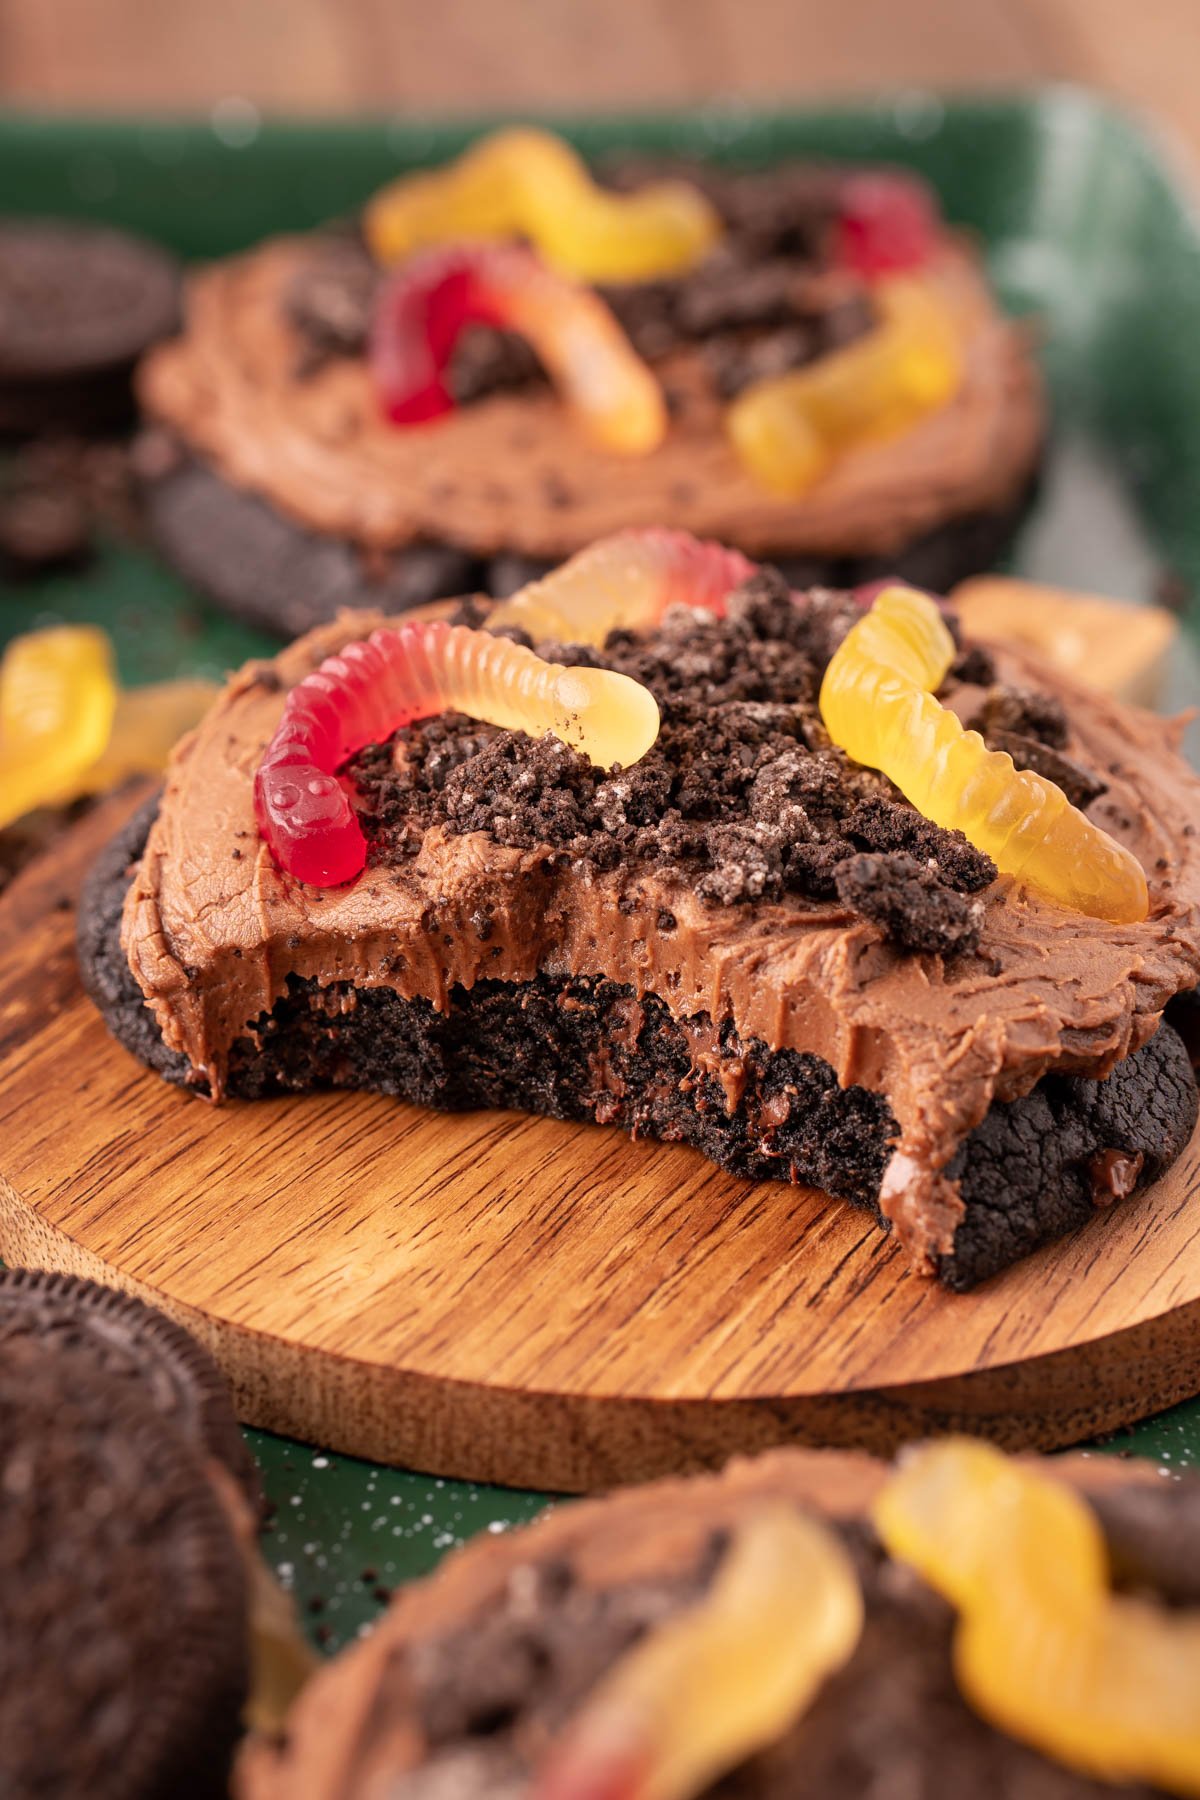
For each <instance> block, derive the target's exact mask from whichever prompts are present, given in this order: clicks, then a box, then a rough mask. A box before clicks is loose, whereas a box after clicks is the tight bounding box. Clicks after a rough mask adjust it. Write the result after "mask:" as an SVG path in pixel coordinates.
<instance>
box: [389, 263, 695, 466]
mask: <svg viewBox="0 0 1200 1800" xmlns="http://www.w3.org/2000/svg"><path fill="white" fill-rule="evenodd" d="M470 324H487V325H498V326H503V327H505V328H507V329H508V330H511V331H516V332H519V333H520V334H521V336H522V337H524V338H525V339H527V341H528V342H529V343H530V344H531V345H532V347H533V349H534V350H535V351H536V352H537V354H538V356H539V358H540V359H541V361H542V363H543V365H544V367H545V368H546V370H547V372H548V374H549V375H550V377H551V379H552V380H553V381H554V383H555V385H556V386H557V387H558V389H559V391H560V393H561V394H562V396H563V399H564V400H565V401H566V403H567V405H568V406H569V407H571V408H572V410H573V411H574V412H575V413H576V414H577V415H578V417H579V420H580V422H581V424H582V425H583V427H584V429H585V430H586V431H588V433H589V434H590V435H591V436H592V437H593V438H595V439H596V441H597V442H598V443H601V444H603V445H604V446H605V448H606V449H609V450H617V451H621V452H624V453H626V454H629V455H635V456H636V455H644V454H645V453H646V452H647V451H650V450H653V449H655V448H656V447H657V445H658V444H660V443H661V442H662V439H663V437H664V435H665V433H666V429H667V409H666V403H665V401H664V399H663V395H662V389H661V388H660V387H659V385H658V382H657V381H656V380H655V378H654V376H653V375H652V374H651V373H650V370H649V369H648V368H647V367H646V365H645V363H644V362H642V360H641V358H640V357H639V356H638V355H637V354H636V352H635V351H634V349H633V347H632V345H631V344H630V342H629V340H628V338H627V337H626V336H625V334H624V332H623V331H622V330H621V327H620V326H619V325H618V324H617V321H616V319H615V318H614V317H613V315H612V313H611V311H610V310H609V308H608V307H607V306H606V305H605V304H604V302H603V300H601V299H600V298H599V296H598V295H596V294H593V293H590V292H589V291H588V290H587V289H586V288H582V287H579V286H577V285H576V284H575V283H574V282H570V281H567V280H566V279H565V278H564V277H563V276H561V275H556V274H554V273H553V272H552V271H551V270H549V269H547V268H546V267H545V266H544V264H542V263H540V262H539V261H538V260H537V258H536V257H535V256H534V255H533V254H532V253H531V252H530V251H528V250H524V249H521V248H519V247H518V246H516V245H512V244H492V245H487V244H482V245H458V246H455V247H454V248H452V249H449V250H432V251H429V252H427V253H426V254H425V255H423V256H420V257H415V258H414V259H413V260H412V261H411V262H408V263H406V264H405V265H404V267H403V268H402V269H398V270H396V272H395V273H394V274H393V275H391V276H390V277H389V279H388V280H387V281H386V282H385V283H384V286H383V289H382V291H381V293H380V297H379V301H378V304H377V306H376V310H375V315H374V318H373V320H372V324H371V336H370V346H369V357H370V364H371V372H372V375H373V377H374V381H375V385H376V389H377V391H378V393H379V395H380V398H381V400H382V402H383V406H384V410H385V412H386V413H387V416H388V417H389V418H390V419H391V420H392V422H393V423H394V424H397V425H415V424H420V423H422V422H423V421H425V420H428V419H434V418H438V417H439V416H440V415H441V414H443V413H446V412H449V411H451V410H452V409H453V407H454V404H455V402H454V398H453V396H452V395H451V393H450V390H449V388H448V387H447V385H446V380H445V371H446V366H447V364H448V363H449V361H450V357H451V354H452V352H453V350H454V346H455V344H456V343H457V341H458V338H459V334H460V333H461V332H462V331H463V330H464V328H465V327H466V326H467V325H470Z"/></svg>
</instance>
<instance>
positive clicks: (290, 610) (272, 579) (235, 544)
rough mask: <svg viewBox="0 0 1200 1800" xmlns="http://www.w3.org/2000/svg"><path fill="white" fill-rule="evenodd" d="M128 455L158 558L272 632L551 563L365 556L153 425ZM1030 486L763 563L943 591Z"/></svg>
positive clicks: (491, 582)
mask: <svg viewBox="0 0 1200 1800" xmlns="http://www.w3.org/2000/svg"><path fill="white" fill-rule="evenodd" d="M139 462H140V465H141V468H142V471H143V494H144V502H145V509H146V519H147V524H148V527H149V530H150V532H151V535H152V536H153V538H154V540H155V542H156V543H157V545H158V547H159V549H160V550H161V551H162V553H163V555H164V556H165V558H166V559H167V561H168V562H169V563H171V564H172V566H173V567H174V568H176V569H178V570H179V572H180V574H181V575H183V577H184V578H185V580H187V581H188V582H190V583H191V585H192V586H193V587H195V588H196V589H198V590H199V592H200V593H202V594H205V595H207V596H208V598H209V599H210V600H213V601H215V602H216V604H217V605H218V606H220V607H222V608H223V609H224V610H225V611H226V612H228V613H231V614H232V615H233V617H234V618H236V619H241V620H242V621H243V622H244V623H245V624H247V625H253V626H255V627H257V628H258V629H260V630H263V631H272V632H275V633H277V634H278V635H279V636H280V637H289V638H290V637H296V636H298V635H299V634H300V633H301V632H304V631H309V630H311V629H312V627H313V626H315V625H321V624H324V623H326V622H327V621H328V620H330V619H333V618H335V617H336V615H337V614H338V613H339V612H341V611H342V610H343V608H345V607H362V608H376V609H378V610H380V611H382V612H403V611H405V610H406V609H407V608H409V607H411V606H419V605H422V604H424V603H425V602H427V601H430V600H441V599H444V598H446V597H448V596H450V595H453V594H463V593H470V592H477V593H485V594H494V595H497V596H504V595H507V594H511V593H514V592H515V591H516V589H517V588H519V587H522V586H523V585H524V584H525V583H526V582H528V581H534V580H536V579H537V578H538V576H540V575H544V574H545V573H546V571H547V570H548V569H550V568H552V567H553V566H554V563H553V561H552V560H549V559H547V558H544V557H542V558H538V557H529V556H522V555H519V554H517V553H516V552H513V551H499V552H497V553H496V554H495V555H492V556H479V555H476V554H474V553H472V552H471V551H469V550H465V549H463V548H462V547H461V546H458V545H455V544H453V543H439V542H433V541H428V540H426V541H422V542H416V543H411V544H407V545H405V546H404V548H403V549H400V550H394V551H383V552H376V553H372V554H371V555H367V554H366V553H365V552H364V551H363V549H362V547H361V546H360V545H357V544H355V543H354V542H352V541H351V540H350V539H349V538H342V537H336V536H333V535H331V534H327V533H322V532H314V531H309V530H306V529H305V527H304V526H303V525H301V524H299V523H298V522H297V520H296V519H295V518H293V517H291V516H290V515H289V514H287V513H285V512H283V511H282V510H281V509H280V508H279V507H277V506H275V505H273V504H272V503H271V501H269V500H267V499H265V498H263V497H262V496H261V495H258V494H253V493H251V492H249V490H248V489H245V488H240V487H236V486H235V485H234V484H233V483H231V482H230V481H228V480H227V479H226V478H225V477H224V476H223V475H221V474H220V473H219V472H218V471H217V470H216V469H214V468H213V467H211V466H210V465H209V464H207V463H205V462H203V461H202V460H200V459H199V458H197V457H195V456H194V455H191V454H189V453H188V452H187V451H186V450H184V449H183V448H182V446H180V445H179V444H177V443H174V442H172V441H171V440H170V439H169V438H168V437H166V436H165V435H164V434H161V433H160V434H156V436H155V437H154V438H152V439H150V440H148V441H146V442H144V443H143V445H142V446H141V449H140V456H139ZM1033 486H1034V483H1033V482H1032V481H1031V482H1030V483H1029V484H1028V485H1027V486H1026V487H1024V488H1022V490H1021V492H1020V493H1019V494H1018V495H1017V496H1016V498H1015V499H1014V500H1013V501H1012V502H1011V504H1009V505H1008V506H1005V507H1002V508H1000V509H999V510H996V511H989V512H979V513H972V514H968V515H964V516H963V517H960V518H956V519H949V520H947V521H946V522H945V524H942V525H938V526H936V527H935V528H934V529H933V530H932V531H928V532H925V533H923V534H921V535H919V536H917V537H915V538H913V539H911V540H910V541H909V542H908V543H907V544H905V545H904V546H903V547H902V548H900V549H898V550H896V551H895V552H893V553H891V554H889V555H887V556H878V555H864V556H837V557H812V556H805V557H797V556H789V555H786V554H783V555H777V556H769V557H768V558H767V559H766V560H768V561H769V562H771V563H772V565H774V566H776V567H778V568H779V569H780V570H781V571H782V572H783V574H784V575H785V576H786V577H787V579H788V581H789V582H790V583H791V585H792V586H793V587H795V588H806V587H810V586H829V587H836V588H849V587H856V586H858V585H859V583H861V582H867V581H874V580H876V579H878V578H879V577H881V576H884V575H898V576H901V577H903V578H904V579H905V580H907V581H911V582H913V583H915V585H916V586H917V587H923V588H928V589H929V590H930V591H931V592H933V593H945V592H947V591H948V590H949V589H950V588H952V587H953V586H954V585H955V584H956V583H957V582H959V581H960V580H962V579H963V578H964V577H965V576H966V575H968V574H970V573H971V572H972V571H974V570H978V569H981V568H987V567H989V566H990V565H991V564H992V563H994V562H995V561H996V559H997V558H998V557H999V556H1000V555H1001V554H1002V552H1003V550H1004V547H1005V545H1006V544H1007V543H1008V541H1009V539H1010V538H1011V536H1012V534H1013V532H1014V530H1015V529H1016V526H1017V524H1018V523H1019V521H1020V519H1021V517H1022V516H1023V514H1024V512H1025V510H1026V509H1027V507H1028V505H1029V501H1030V497H1031V493H1032V489H1033Z"/></svg>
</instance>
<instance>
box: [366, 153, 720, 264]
mask: <svg viewBox="0 0 1200 1800" xmlns="http://www.w3.org/2000/svg"><path fill="white" fill-rule="evenodd" d="M363 228H364V231H365V233H366V239H367V243H368V244H369V246H370V248H371V251H372V253H373V254H374V255H375V256H376V257H377V258H378V260H379V261H380V262H383V263H393V262H398V261H399V260H400V259H401V258H402V257H405V256H408V255H410V254H411V253H412V252H413V251H414V250H419V249H423V248H425V247H426V246H428V245H430V244H444V243H448V242H451V241H453V240H455V239H459V238H496V237H500V238H511V237H523V238H528V239H529V240H530V242H531V243H533V244H534V245H535V246H536V247H537V249H538V250H539V251H540V252H541V254H542V256H543V257H544V258H545V259H546V261H547V262H548V263H550V264H551V265H552V267H554V268H555V269H557V270H558V271H559V272H560V274H563V275H570V276H574V277H575V278H576V279H577V280H580V281H597V282H599V281H612V282H623V281H649V280H654V279H655V278H656V277H658V276H666V275H681V274H683V273H684V271H685V270H687V269H690V268H692V267H694V266H695V264H696V263H698V262H700V261H701V259H702V258H703V257H704V256H705V255H706V254H707V252H708V251H709V249H710V248H711V247H712V245H713V244H714V243H715V242H716V240H717V238H718V237H719V236H720V234H721V225H720V221H719V219H718V217H717V214H716V212H715V211H714V209H713V207H712V206H710V204H709V202H708V201H707V200H706V199H705V198H704V196H703V194H701V192H700V191H699V189H698V188H695V187H693V186H692V185H691V184H690V183H688V182H683V181H665V182H657V183H655V184H654V185H653V186H650V187H644V188H642V189H641V190H640V192H638V193H636V194H612V193H607V192H606V191H605V190H604V189H603V188H599V187H597V186H596V184H595V183H594V182H593V180H592V178H591V176H590V175H589V174H588V172H587V168H586V166H585V164H584V163H583V162H582V160H581V159H580V158H579V156H577V155H576V153H575V151H574V150H572V149H571V148H570V146H569V145H568V144H565V143H564V142H563V141H562V139H561V138H558V137H555V136H554V134H553V133H552V132H549V131H536V130H532V129H529V128H519V129H515V130H506V131H497V132H493V133H492V135H491V136H490V137H486V138H484V139H483V140H482V141H481V142H480V143H478V144H475V145H474V146H472V148H471V149H469V150H467V151H465V152H464V154H463V155H462V156H460V157H459V158H458V160H457V161H456V162H453V163H450V164H449V165H448V166H447V167H445V168H442V169H436V170H434V171H433V172H432V173H430V174H424V175H410V176H403V177H401V179H400V180H398V181H394V182H392V183H391V184H390V185H389V186H387V187H385V188H384V189H383V190H382V191H381V192H380V193H378V194H377V195H376V196H375V197H374V199H373V200H371V201H370V203H369V204H368V206H367V208H366V211H365V214H364V217H363Z"/></svg>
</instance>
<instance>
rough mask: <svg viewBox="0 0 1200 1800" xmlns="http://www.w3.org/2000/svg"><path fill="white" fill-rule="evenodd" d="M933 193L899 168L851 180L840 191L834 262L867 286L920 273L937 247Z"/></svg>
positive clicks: (876, 171)
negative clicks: (888, 277)
mask: <svg viewBox="0 0 1200 1800" xmlns="http://www.w3.org/2000/svg"><path fill="white" fill-rule="evenodd" d="M938 227H939V214H938V206H937V201H936V200H935V198H934V196H933V193H932V191H931V189H930V188H929V187H928V186H927V185H926V183H925V182H923V181H922V180H921V179H920V177H919V176H917V175H911V174H909V173H908V172H907V171H906V170H903V169H871V170H866V171H864V172H863V173H862V174H858V175H850V176H848V177H847V179H846V180H845V181H844V182H843V183H842V184H841V186H840V187H839V189H838V207H837V225H836V237H835V256H836V260H837V261H838V262H839V263H841V264H842V266H843V267H844V268H848V269H853V270H854V271H855V273H856V274H858V275H861V276H863V278H864V279H865V280H867V281H873V280H875V279H876V278H877V277H878V276H880V275H898V274H901V273H902V272H904V271H907V270H911V269H919V268H922V267H924V265H925V264H926V263H927V262H928V261H929V259H930V257H931V256H932V255H933V252H934V248H935V246H936V244H937V237H938Z"/></svg>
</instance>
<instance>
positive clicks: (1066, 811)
mask: <svg viewBox="0 0 1200 1800" xmlns="http://www.w3.org/2000/svg"><path fill="white" fill-rule="evenodd" d="M953 658H954V641H953V639H952V638H951V636H950V633H949V631H948V630H947V628H946V623H945V621H944V619H943V618H942V616H941V613H940V612H939V611H938V609H937V607H936V606H935V605H934V603H933V601H932V600H931V599H929V597H928V595H926V594H919V593H916V592H915V591H914V590H913V589H911V588H903V587H891V588H885V589H884V591H883V592H882V593H881V594H880V595H878V597H877V598H876V600H875V603H874V605H873V606H872V607H871V608H870V610H869V611H868V612H866V613H865V614H864V615H863V617H862V618H861V619H860V620H859V621H858V623H857V624H855V625H853V626H852V627H851V629H850V631H849V632H848V633H847V635H846V637H845V639H844V640H843V642H842V643H841V645H840V646H839V648H838V649H837V650H836V651H835V652H834V654H833V656H832V658H831V659H830V662H829V667H828V668H827V669H826V671H825V679H824V680H823V682H822V683H821V697H820V707H821V716H822V718H823V719H824V721H825V725H826V729H827V730H828V732H829V735H830V737H831V738H832V739H833V741H834V743H835V744H838V745H840V746H841V748H842V749H843V750H844V751H845V752H846V754H847V755H848V756H851V757H853V759H854V761H855V762H858V763H863V764H865V765H866V767H867V768H871V769H880V770H882V772H883V773H884V774H885V775H886V776H887V777H888V779H889V780H891V781H894V782H895V784H896V786H897V787H898V788H899V789H900V792H901V793H902V794H903V795H904V796H905V798H906V799H908V800H911V802H912V804H913V805H914V806H915V807H916V808H917V809H918V811H919V812H922V813H924V814H925V817H926V818H927V819H932V820H933V822H934V824H935V825H943V826H945V827H947V828H948V829H950V830H958V831H961V832H963V833H964V835H965V836H966V837H967V838H969V839H970V841H971V843H973V844H974V845H975V847H976V849H978V850H983V851H986V853H987V854H988V855H989V856H990V857H991V858H992V859H993V861H994V862H995V864H996V866H997V868H998V869H1000V870H1001V872H1002V873H1003V874H1006V875H1012V876H1015V877H1017V878H1018V879H1019V880H1021V881H1023V882H1025V883H1027V885H1028V886H1029V887H1031V888H1033V889H1034V890H1035V891H1036V892H1037V893H1039V894H1042V895H1044V896H1045V897H1046V898H1047V899H1048V900H1053V901H1055V902H1057V904H1058V905H1059V906H1065V907H1069V908H1071V909H1072V910H1073V911H1075V912H1081V913H1087V914H1088V915H1089V916H1090V917H1091V918H1094V919H1110V920H1112V921H1113V923H1115V924H1132V923H1134V922H1136V921H1137V920H1139V919H1144V918H1145V917H1146V914H1147V912H1148V911H1149V905H1150V901H1149V894H1148V892H1147V888H1146V877H1145V875H1144V873H1143V872H1142V869H1141V866H1140V864H1139V863H1138V861H1137V859H1136V857H1134V856H1132V855H1131V854H1130V852H1129V851H1128V850H1126V849H1125V847H1124V846H1123V845H1122V844H1118V843H1117V841H1116V840H1115V838H1111V837H1110V836H1109V835H1108V833H1107V832H1106V831H1101V829H1100V828H1099V826H1097V825H1093V824H1092V823H1091V821H1090V820H1089V819H1085V818H1084V816H1083V814H1082V813H1081V812H1079V811H1078V810H1077V809H1076V808H1075V807H1073V806H1072V805H1071V804H1070V803H1069V801H1068V800H1067V798H1066V796H1065V795H1064V794H1063V792H1062V790H1061V789H1060V788H1058V787H1056V786H1055V785H1054V784H1053V782H1050V781H1046V780H1045V779H1044V778H1043V777H1042V776H1040V775H1035V774H1033V773H1032V772H1031V771H1030V770H1028V769H1017V768H1015V767H1014V766H1013V760H1012V758H1011V756H1008V755H1007V754H1006V753H1005V752H1004V751H1000V750H989V749H988V748H987V746H986V745H985V744H984V741H983V739H982V738H981V737H980V735H979V733H978V732H977V731H965V730H964V729H963V727H962V725H961V723H960V722H959V720H958V719H957V718H956V717H955V715H954V714H953V713H952V712H951V711H950V710H949V709H948V708H947V707H944V706H942V705H941V703H940V702H939V701H938V700H936V699H935V698H934V694H933V690H934V689H935V688H937V687H939V686H940V685H941V683H942V681H943V680H944V678H945V675H946V671H947V669H948V668H949V667H950V664H951V662H952V660H953Z"/></svg>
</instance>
